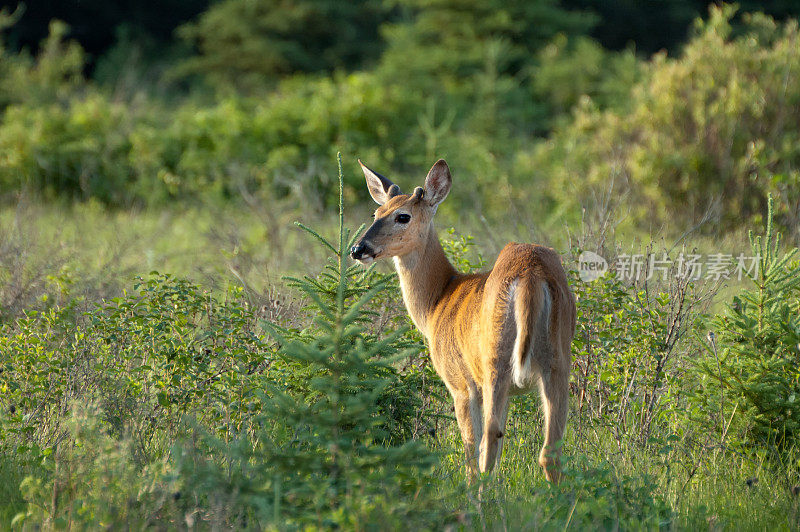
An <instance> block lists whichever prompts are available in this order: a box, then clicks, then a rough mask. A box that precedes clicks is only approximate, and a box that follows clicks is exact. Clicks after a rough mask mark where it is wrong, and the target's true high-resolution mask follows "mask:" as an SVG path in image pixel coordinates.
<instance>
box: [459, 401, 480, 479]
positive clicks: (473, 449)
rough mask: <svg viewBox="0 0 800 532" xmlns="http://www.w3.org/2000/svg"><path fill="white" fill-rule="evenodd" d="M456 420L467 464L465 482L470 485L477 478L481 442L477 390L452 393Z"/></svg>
mask: <svg viewBox="0 0 800 532" xmlns="http://www.w3.org/2000/svg"><path fill="white" fill-rule="evenodd" d="M453 399H454V401H455V410H456V419H457V420H458V428H459V429H460V430H461V440H462V441H463V442H464V456H465V458H466V463H467V481H468V482H469V483H470V484H472V483H473V482H474V481H475V479H476V478H477V476H478V444H480V441H481V435H482V433H483V430H482V421H483V420H482V415H481V410H482V408H481V394H480V392H479V391H478V390H477V388H473V389H470V390H469V391H460V392H456V393H453Z"/></svg>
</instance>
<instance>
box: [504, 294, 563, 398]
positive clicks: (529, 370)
mask: <svg viewBox="0 0 800 532" xmlns="http://www.w3.org/2000/svg"><path fill="white" fill-rule="evenodd" d="M539 286H540V287H541V290H542V299H541V301H542V305H541V308H540V309H539V315H538V316H537V317H536V318H535V319H536V323H535V324H532V325H533V326H531V327H529V328H528V331H529V334H530V336H531V338H530V342H529V343H528V346H529V347H528V352H527V353H524V352H523V351H524V345H525V338H523V337H522V335H521V334H520V326H519V320H520V317H519V316H515V318H516V320H515V323H517V337H516V340H515V341H514V353H513V354H512V356H511V364H512V369H511V378H512V379H513V381H514V384H516V385H517V386H518V387H519V388H528V387H529V386H530V385H531V383H532V381H533V377H534V369H533V363H532V359H533V357H534V353H535V352H536V351H538V350H540V349H547V348H548V346H545V345H537V344H540V343H541V342H546V341H547V338H548V329H549V326H548V324H549V322H550V313H551V309H552V306H553V300H552V297H551V296H550V290H549V289H548V288H547V283H539ZM516 288H517V281H515V282H514V283H513V284H512V286H511V289H510V291H509V307H511V308H512V309H513V308H514V302H515V301H514V300H515V298H516V297H517V290H516ZM512 312H513V311H512Z"/></svg>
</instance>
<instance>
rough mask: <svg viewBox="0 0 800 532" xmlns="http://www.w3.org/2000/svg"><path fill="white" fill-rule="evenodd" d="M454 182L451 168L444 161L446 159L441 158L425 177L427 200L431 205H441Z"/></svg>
mask: <svg viewBox="0 0 800 532" xmlns="http://www.w3.org/2000/svg"><path fill="white" fill-rule="evenodd" d="M452 183H453V178H452V177H450V168H449V167H448V166H447V163H446V162H444V159H439V160H438V161H436V164H434V165H433V167H432V168H431V171H430V172H428V177H426V178H425V201H427V202H428V204H429V205H430V206H431V207H435V206H437V205H439V204H440V203H441V202H443V201H444V199H445V198H446V197H447V194H448V192H450V185H451V184H452Z"/></svg>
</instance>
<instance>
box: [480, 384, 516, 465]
mask: <svg viewBox="0 0 800 532" xmlns="http://www.w3.org/2000/svg"><path fill="white" fill-rule="evenodd" d="M510 385H511V376H510V374H509V373H508V372H504V373H502V374H500V375H494V376H492V378H491V379H489V381H488V382H487V383H485V384H484V386H483V428H484V430H483V438H482V439H481V447H480V469H481V472H482V473H486V472H487V471H491V470H492V469H494V466H495V464H496V463H497V462H498V460H499V458H500V453H499V451H500V450H501V449H502V444H501V443H500V440H501V439H502V438H503V437H504V431H505V423H506V413H507V412H508V391H509V387H510Z"/></svg>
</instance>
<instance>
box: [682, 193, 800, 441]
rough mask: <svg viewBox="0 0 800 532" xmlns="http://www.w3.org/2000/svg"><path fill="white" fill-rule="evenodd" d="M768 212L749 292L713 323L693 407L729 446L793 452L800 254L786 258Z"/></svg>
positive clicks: (797, 425) (798, 385)
mask: <svg viewBox="0 0 800 532" xmlns="http://www.w3.org/2000/svg"><path fill="white" fill-rule="evenodd" d="M768 205H769V206H768V213H767V220H766V221H767V225H766V231H765V233H764V235H763V236H758V237H756V238H753V236H752V233H751V234H750V243H751V246H752V254H753V256H754V257H758V266H757V270H756V271H755V272H754V273H752V274H751V273H750V272H747V273H748V279H749V283H748V284H749V287H748V288H746V289H743V290H742V291H741V292H740V293H739V294H738V295H737V296H735V297H734V298H733V301H732V302H731V303H730V304H728V305H727V310H726V311H725V312H724V313H721V314H718V315H716V316H715V317H714V319H713V320H711V322H710V323H709V330H710V333H709V341H708V343H707V344H706V351H707V352H706V356H705V357H703V358H702V359H701V360H700V361H699V362H698V364H697V371H698V372H699V378H700V380H699V383H698V389H697V391H696V393H695V395H694V399H695V406H697V407H699V408H702V409H703V410H704V411H705V414H706V416H708V417H706V418H704V419H705V422H706V423H707V424H711V426H712V427H713V428H715V429H716V430H717V431H718V434H721V435H722V439H723V440H724V439H725V437H726V436H727V437H728V438H730V440H731V441H733V442H735V443H738V444H741V443H744V444H747V445H755V446H758V447H764V446H766V447H769V446H772V445H774V446H777V447H778V448H789V447H792V446H796V445H797V443H798V437H800V364H798V361H800V266H799V265H798V258H797V257H798V253H797V248H794V249H791V250H789V251H788V252H785V253H782V246H781V238H780V236H781V235H780V233H777V234H775V233H774V228H773V225H772V198H770V199H769V202H768Z"/></svg>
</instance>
